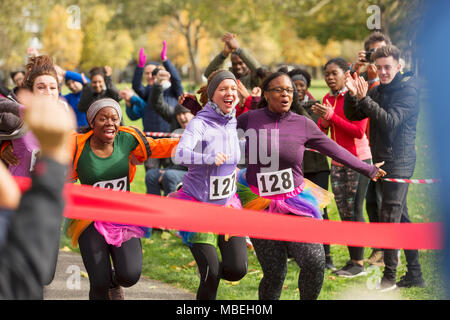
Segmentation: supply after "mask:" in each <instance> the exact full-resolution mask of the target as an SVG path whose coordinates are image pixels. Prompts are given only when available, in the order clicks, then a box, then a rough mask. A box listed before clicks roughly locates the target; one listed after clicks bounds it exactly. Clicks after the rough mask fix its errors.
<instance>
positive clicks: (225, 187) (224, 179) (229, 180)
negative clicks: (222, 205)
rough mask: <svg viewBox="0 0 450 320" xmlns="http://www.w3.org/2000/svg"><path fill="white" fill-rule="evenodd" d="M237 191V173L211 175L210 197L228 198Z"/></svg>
mask: <svg viewBox="0 0 450 320" xmlns="http://www.w3.org/2000/svg"><path fill="white" fill-rule="evenodd" d="M235 191H236V173H235V172H234V173H233V174H231V175H229V176H211V177H210V179H209V199H211V200H218V199H224V198H228V197H229V196H230V195H232V194H233V193H234V192H235Z"/></svg>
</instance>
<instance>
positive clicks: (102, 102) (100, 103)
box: [86, 98, 122, 124]
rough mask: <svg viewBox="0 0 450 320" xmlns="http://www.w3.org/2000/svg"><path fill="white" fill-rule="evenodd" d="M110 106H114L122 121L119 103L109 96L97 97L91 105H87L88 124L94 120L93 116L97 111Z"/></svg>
mask: <svg viewBox="0 0 450 320" xmlns="http://www.w3.org/2000/svg"><path fill="white" fill-rule="evenodd" d="M107 107H111V108H114V109H115V110H116V111H117V114H118V115H119V118H120V120H121V121H122V109H121V108H120V105H119V103H118V102H117V101H116V100H114V99H111V98H105V99H99V100H96V101H94V102H93V103H92V104H91V106H90V107H89V109H88V111H87V112H86V118H87V121H88V123H89V124H91V123H92V121H94V119H95V116H96V115H97V113H98V112H99V111H100V110H101V109H103V108H107Z"/></svg>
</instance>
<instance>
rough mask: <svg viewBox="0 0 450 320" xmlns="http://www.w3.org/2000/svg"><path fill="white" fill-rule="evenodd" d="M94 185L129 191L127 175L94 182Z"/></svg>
mask: <svg viewBox="0 0 450 320" xmlns="http://www.w3.org/2000/svg"><path fill="white" fill-rule="evenodd" d="M94 187H97V188H102V189H112V190H114V191H127V177H123V178H119V179H114V180H105V181H99V182H96V183H94Z"/></svg>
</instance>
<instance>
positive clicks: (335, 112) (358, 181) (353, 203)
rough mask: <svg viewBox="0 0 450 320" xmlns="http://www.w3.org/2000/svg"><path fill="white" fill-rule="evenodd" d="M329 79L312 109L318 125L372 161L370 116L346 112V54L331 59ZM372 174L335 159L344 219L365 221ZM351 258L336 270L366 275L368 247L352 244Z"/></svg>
mask: <svg viewBox="0 0 450 320" xmlns="http://www.w3.org/2000/svg"><path fill="white" fill-rule="evenodd" d="M324 70H325V82H326V83H327V85H328V87H329V88H330V90H331V91H330V92H329V93H328V94H327V95H326V96H325V97H324V98H323V104H315V105H314V106H312V108H311V109H312V110H313V111H314V113H315V114H317V115H318V116H319V117H320V119H319V121H318V125H319V127H320V128H321V130H322V131H323V132H325V134H328V131H329V130H330V131H331V139H333V140H334V141H335V142H336V143H337V144H339V145H340V146H341V147H343V148H345V149H346V150H347V151H349V152H351V153H352V154H353V155H354V156H355V157H358V159H360V160H362V161H364V162H366V163H368V164H372V154H371V152H370V147H369V140H368V139H367V137H366V134H365V131H366V127H367V119H364V120H361V121H350V120H348V119H347V117H346V116H345V115H344V96H345V93H346V92H347V88H346V87H345V85H344V82H345V73H346V72H347V71H348V70H350V68H349V66H348V64H347V61H345V60H344V59H342V58H335V59H331V60H329V61H328V62H327V63H326V64H325V68H324ZM369 181H370V180H369V178H368V177H366V176H364V175H362V174H359V173H358V172H356V171H355V170H353V169H352V168H349V167H347V166H344V165H342V164H340V163H339V162H337V161H335V160H332V162H331V188H332V190H333V193H334V199H335V201H336V205H337V208H338V212H339V216H340V217H341V220H342V221H359V222H364V209H363V204H364V199H365V197H366V192H367V187H368V185H369ZM348 251H349V254H350V260H349V261H347V263H346V265H345V266H344V267H343V268H342V269H340V270H337V271H336V274H337V275H339V276H341V277H346V278H353V277H357V276H362V275H366V274H367V273H366V270H365V269H364V261H363V259H364V247H348Z"/></svg>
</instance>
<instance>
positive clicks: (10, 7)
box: [0, 0, 29, 77]
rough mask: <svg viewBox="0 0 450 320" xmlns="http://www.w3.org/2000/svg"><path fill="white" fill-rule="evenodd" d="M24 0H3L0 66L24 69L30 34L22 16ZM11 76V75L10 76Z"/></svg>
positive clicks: (0, 18) (6, 69) (0, 26)
mask: <svg viewBox="0 0 450 320" xmlns="http://www.w3.org/2000/svg"><path fill="white" fill-rule="evenodd" d="M25 2H26V1H23V0H3V1H2V9H1V10H0V39H1V41H0V67H1V68H2V70H4V71H6V72H7V73H9V71H12V70H16V69H23V66H24V64H25V61H26V60H25V57H26V49H27V46H28V43H27V41H28V38H29V34H28V32H27V30H26V23H27V20H26V19H24V17H22V13H23V9H24V7H25V6H26V3H25ZM8 77H9V76H8Z"/></svg>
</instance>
